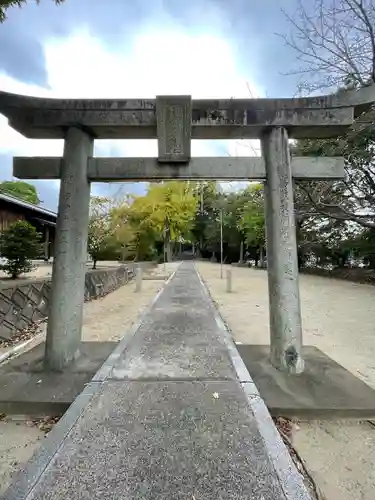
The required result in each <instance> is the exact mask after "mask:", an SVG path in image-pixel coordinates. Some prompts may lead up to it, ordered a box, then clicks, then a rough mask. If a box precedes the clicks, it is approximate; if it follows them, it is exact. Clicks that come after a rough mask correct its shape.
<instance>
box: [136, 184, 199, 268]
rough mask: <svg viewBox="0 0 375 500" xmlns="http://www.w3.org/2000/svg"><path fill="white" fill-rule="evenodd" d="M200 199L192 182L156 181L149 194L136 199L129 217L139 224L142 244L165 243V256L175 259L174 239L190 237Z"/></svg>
mask: <svg viewBox="0 0 375 500" xmlns="http://www.w3.org/2000/svg"><path fill="white" fill-rule="evenodd" d="M196 207H197V199H196V197H195V196H194V191H193V185H192V184H190V183H189V182H182V181H171V182H163V183H158V184H153V185H151V186H150V187H149V189H148V192H147V194H146V195H145V196H139V197H137V198H135V199H134V201H133V202H132V203H131V206H130V209H129V220H130V222H131V224H133V226H136V230H137V241H138V246H140V245H141V244H142V243H143V244H145V243H147V245H148V246H150V244H152V243H153V241H152V240H154V242H155V241H158V240H159V241H162V242H163V243H164V251H165V258H166V260H167V261H170V260H171V258H172V245H171V243H172V241H179V240H180V238H182V237H183V236H185V237H186V236H188V235H189V233H190V230H191V228H192V226H193V220H194V215H195V212H196Z"/></svg>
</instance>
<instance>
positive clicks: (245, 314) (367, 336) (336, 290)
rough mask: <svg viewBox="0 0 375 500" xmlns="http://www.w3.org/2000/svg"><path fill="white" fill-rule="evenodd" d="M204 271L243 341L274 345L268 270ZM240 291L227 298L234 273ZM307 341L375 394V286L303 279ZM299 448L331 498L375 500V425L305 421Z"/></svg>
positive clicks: (203, 267)
mask: <svg viewBox="0 0 375 500" xmlns="http://www.w3.org/2000/svg"><path fill="white" fill-rule="evenodd" d="M196 267H197V270H198V271H199V273H200V274H201V276H202V277H203V279H204V281H205V282H206V283H207V285H208V286H209V288H210V292H211V295H212V297H213V299H214V300H215V302H216V303H217V304H218V307H219V310H220V312H221V314H222V316H223V318H224V319H225V321H226V322H227V324H228V326H229V328H230V329H231V331H232V333H233V336H234V338H235V340H236V341H238V342H242V343H244V344H268V343H269V329H268V295H267V294H268V287H267V273H266V271H263V270H259V269H247V268H238V267H233V266H224V269H223V271H224V272H223V276H224V278H223V279H221V278H220V265H218V264H211V263H203V262H199V263H197V265H196ZM227 269H231V271H232V287H233V293H226V280H225V276H226V270H227ZM300 291H301V307H302V318H303V331H304V343H305V344H309V345H315V346H316V347H318V348H319V349H321V350H322V351H324V352H325V353H326V354H327V355H329V356H330V357H331V358H333V359H334V360H335V361H337V362H338V363H340V364H341V365H343V366H344V367H345V368H347V369H348V370H349V371H351V372H352V373H353V374H355V375H356V376H357V377H359V378H361V379H362V380H363V381H364V382H366V383H367V384H368V385H370V386H372V387H373V388H374V389H375V307H374V304H375V287H374V286H371V285H361V284H357V283H351V282H347V281H342V280H335V279H329V278H321V277H317V276H309V275H301V277H300ZM293 445H294V446H295V448H296V449H297V451H298V452H299V454H300V455H301V456H302V458H303V459H304V461H305V463H306V466H307V469H308V471H309V472H310V473H311V475H312V477H313V478H314V480H315V481H316V484H317V485H318V487H319V488H320V490H321V492H322V493H323V495H324V496H325V497H326V498H327V500H337V499H340V500H349V499H350V500H373V499H374V498H375V493H374V492H375V467H374V456H375V427H374V426H372V425H370V423H368V422H356V421H346V420H345V421H343V420H336V421H309V422H299V423H298V427H297V429H296V431H295V433H294V438H293Z"/></svg>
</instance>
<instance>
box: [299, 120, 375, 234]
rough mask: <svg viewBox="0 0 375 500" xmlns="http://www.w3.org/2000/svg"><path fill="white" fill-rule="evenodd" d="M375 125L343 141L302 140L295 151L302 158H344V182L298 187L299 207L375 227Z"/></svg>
mask: <svg viewBox="0 0 375 500" xmlns="http://www.w3.org/2000/svg"><path fill="white" fill-rule="evenodd" d="M374 151H375V125H374V124H370V125H369V126H366V127H361V128H360V129H357V130H355V131H352V132H349V134H347V136H345V137H341V138H339V139H331V140H321V139H315V140H313V139H309V140H304V141H298V142H297V143H296V145H295V146H294V148H293V150H292V152H293V154H296V155H301V156H312V155H314V156H316V155H317V156H343V157H344V160H345V170H346V178H345V179H344V180H342V181H334V182H332V181H325V182H322V181H320V182H309V183H301V184H298V188H297V190H298V194H297V197H296V198H297V199H298V204H299V205H300V206H301V205H304V209H305V210H306V211H307V212H308V213H309V214H310V216H312V215H314V214H315V215H318V214H320V215H322V216H325V217H331V218H334V219H336V220H341V221H350V222H354V223H356V224H358V225H360V226H361V227H364V228H369V229H372V228H375V159H374Z"/></svg>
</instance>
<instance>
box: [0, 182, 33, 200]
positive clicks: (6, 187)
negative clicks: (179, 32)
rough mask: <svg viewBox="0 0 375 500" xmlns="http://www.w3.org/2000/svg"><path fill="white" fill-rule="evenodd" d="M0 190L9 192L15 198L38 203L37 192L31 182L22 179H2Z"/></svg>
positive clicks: (5, 192)
mask: <svg viewBox="0 0 375 500" xmlns="http://www.w3.org/2000/svg"><path fill="white" fill-rule="evenodd" d="M0 192H1V193H4V194H10V195H11V196H14V197H15V198H19V199H20V200H24V201H27V202H28V203H34V205H39V203H40V199H39V196H38V192H37V190H36V188H35V186H33V185H32V184H29V183H28V182H23V181H3V182H0Z"/></svg>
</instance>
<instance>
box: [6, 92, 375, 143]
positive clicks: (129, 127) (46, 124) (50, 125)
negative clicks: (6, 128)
mask: <svg viewBox="0 0 375 500" xmlns="http://www.w3.org/2000/svg"><path fill="white" fill-rule="evenodd" d="M165 98H166V99H172V101H173V100H175V102H176V106H177V107H178V105H179V99H181V102H182V106H184V105H185V104H186V103H188V113H190V115H191V138H193V139H238V138H250V139H255V138H259V137H261V135H262V132H263V131H264V130H265V129H267V128H270V127H275V126H283V127H285V128H286V129H287V130H288V133H289V136H290V137H292V138H296V139H300V138H328V137H336V136H338V135H341V134H342V133H343V132H345V130H346V129H347V128H348V127H350V126H351V125H352V124H353V121H354V120H355V119H356V118H357V117H358V116H359V115H361V114H362V113H363V112H364V111H367V110H368V109H369V108H370V107H371V105H372V104H373V103H374V102H375V85H371V86H368V87H364V88H362V89H361V90H349V91H342V92H338V93H336V94H332V95H326V96H318V97H307V98H295V99H294V98H290V99H289V98H286V99H285V98H284V99H211V100H210V99H194V100H191V99H190V97H189V96H170V97H165ZM159 99H161V100H162V99H164V97H160V98H158V97H157V98H156V99H51V98H39V97H29V96H23V95H18V94H11V93H8V92H1V91H0V113H2V114H3V115H5V116H6V117H7V118H8V119H9V124H10V126H11V127H13V128H14V129H15V130H17V131H18V132H20V133H21V134H23V135H24V136H26V137H29V138H38V139H46V138H51V139H52V138H53V139H54V138H64V136H65V132H66V129H67V128H68V127H71V126H77V127H82V128H84V129H86V130H87V131H88V132H89V133H90V134H91V135H92V136H93V137H95V138H98V139H137V138H138V139H154V138H156V137H157V103H158V100H159Z"/></svg>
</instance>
